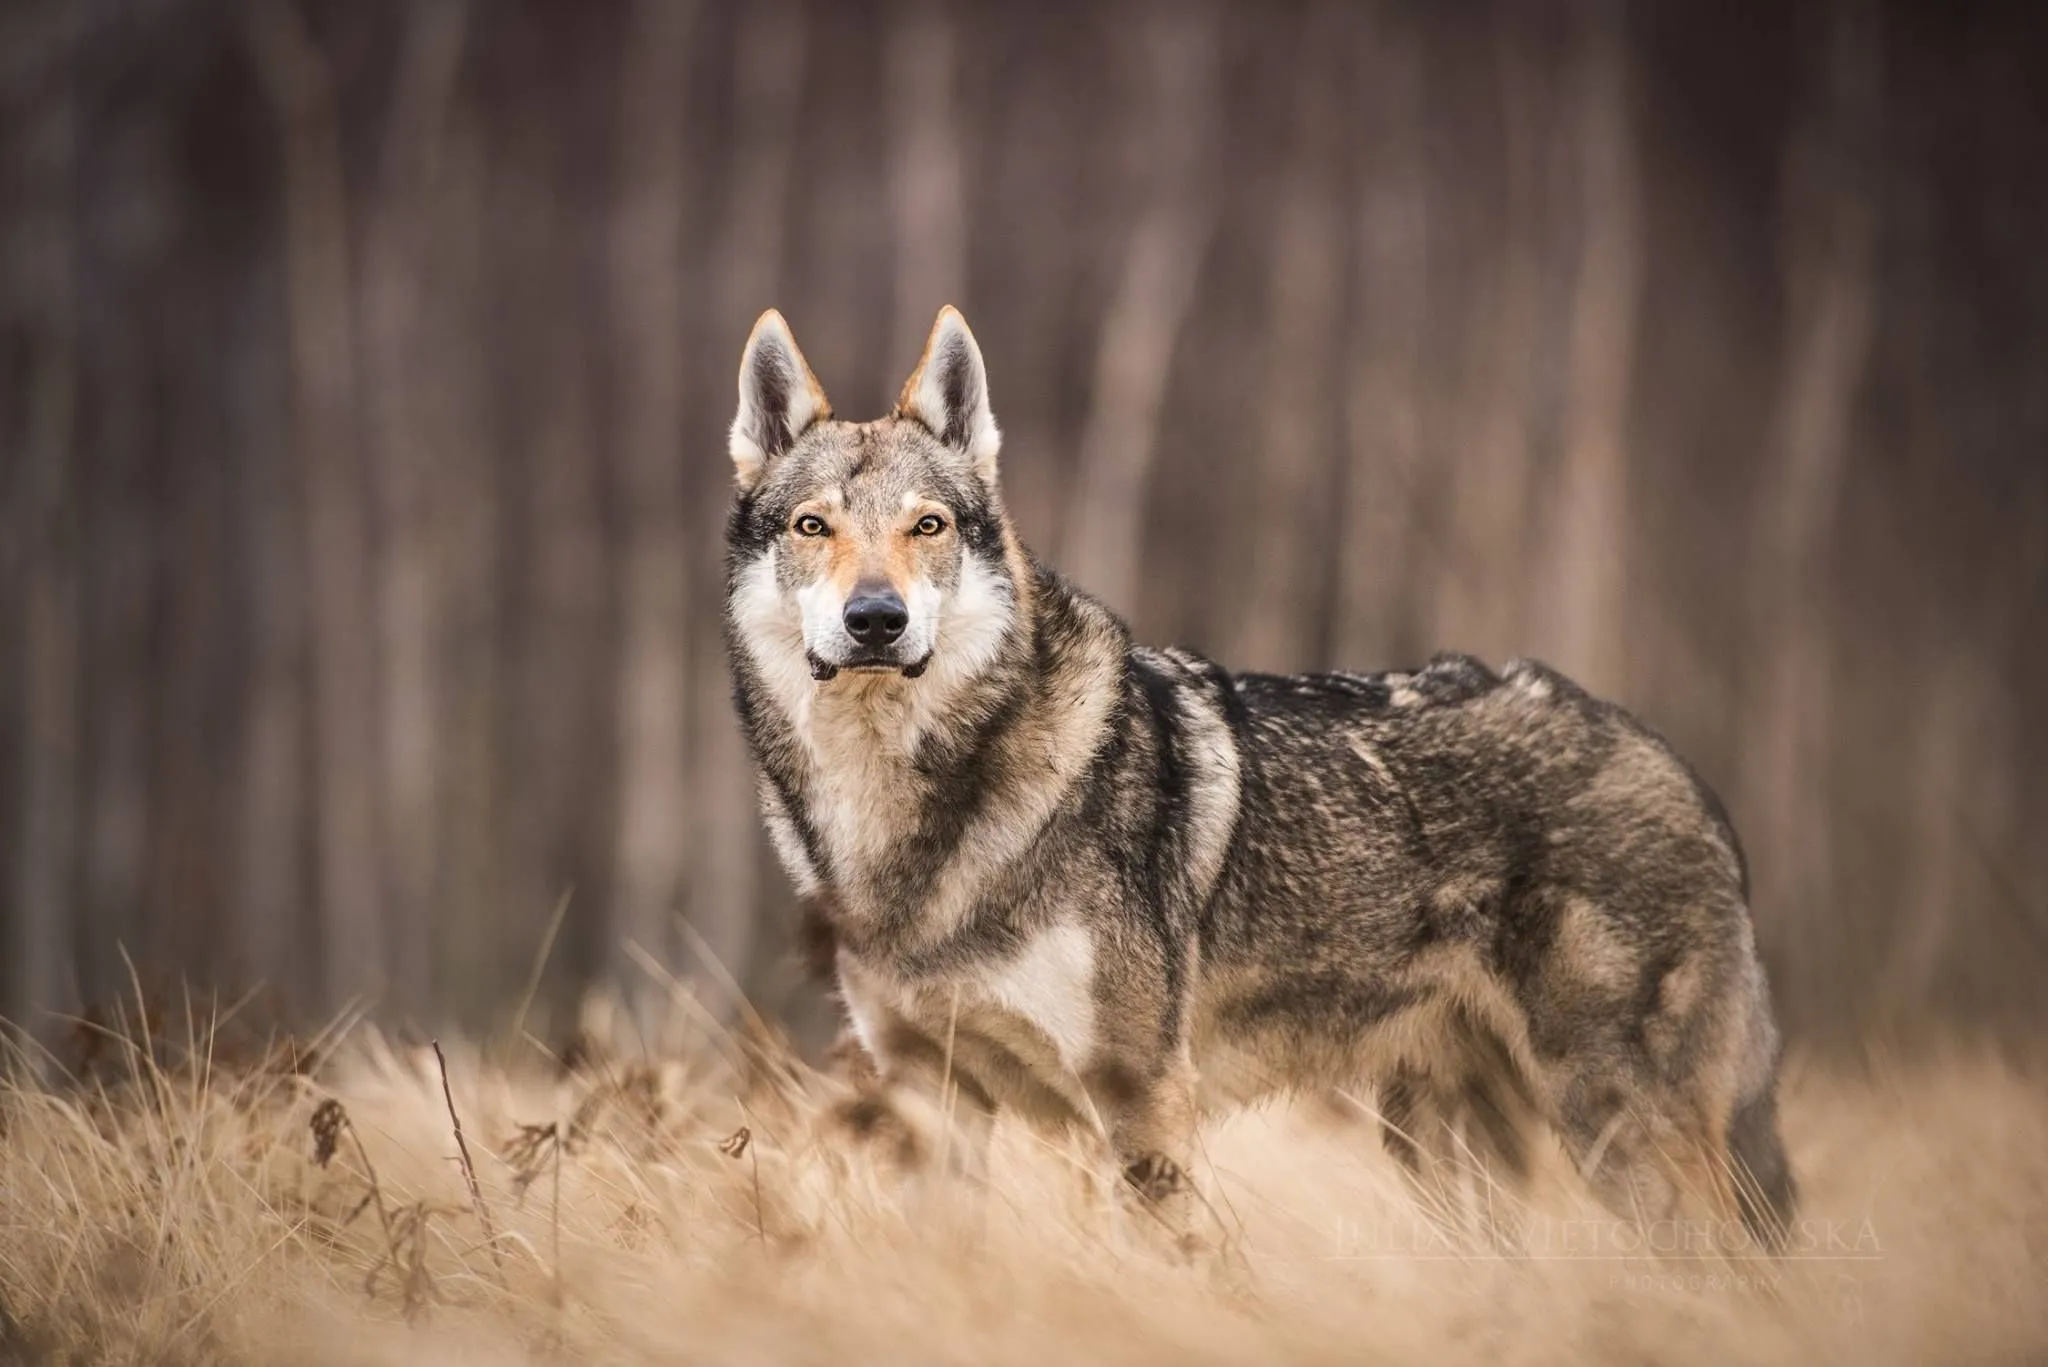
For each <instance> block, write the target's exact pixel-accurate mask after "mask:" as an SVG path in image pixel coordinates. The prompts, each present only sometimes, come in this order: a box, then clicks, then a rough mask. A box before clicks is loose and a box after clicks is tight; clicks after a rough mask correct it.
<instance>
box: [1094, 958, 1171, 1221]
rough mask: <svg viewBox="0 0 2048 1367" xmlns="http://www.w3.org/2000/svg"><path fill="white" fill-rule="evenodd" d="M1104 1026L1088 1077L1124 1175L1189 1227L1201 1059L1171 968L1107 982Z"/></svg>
mask: <svg viewBox="0 0 2048 1367" xmlns="http://www.w3.org/2000/svg"><path fill="white" fill-rule="evenodd" d="M1097 1010H1098V1013H1099V1015H1098V1020H1099V1025H1100V1029H1099V1032H1098V1035H1097V1039H1096V1042H1095V1052H1094V1056H1093V1058H1092V1059H1091V1060H1090V1062H1089V1066H1088V1067H1087V1069H1086V1070H1085V1072H1084V1073H1083V1075H1082V1083H1083V1085H1084V1086H1085V1087H1086V1088H1087V1090H1088V1096H1089V1100H1090V1101H1092V1102H1093V1103H1094V1105H1095V1109H1096V1112H1097V1114H1099V1115H1100V1116H1101V1117H1102V1122H1103V1125H1104V1128H1105V1130H1106V1132H1107V1138H1108V1140H1109V1144H1110V1147H1111V1149H1112V1150H1113V1151H1114V1152H1115V1154H1116V1158H1117V1161H1118V1163H1119V1164H1120V1165H1121V1167H1122V1171H1123V1177H1124V1180H1125V1181H1126V1182H1127V1183H1129V1184H1130V1186H1131V1187H1132V1188H1133V1189H1134V1190H1135V1191H1136V1192H1137V1193H1138V1194H1139V1195H1140V1196H1141V1197H1143V1198H1144V1199H1145V1200H1146V1201H1147V1202H1148V1203H1150V1204H1151V1206H1152V1207H1153V1208H1154V1209H1155V1210H1157V1211H1158V1212H1159V1213H1160V1214H1161V1215H1163V1216H1165V1217H1166V1218H1167V1220H1168V1221H1169V1223H1170V1224H1173V1225H1175V1226H1177V1227H1183V1228H1184V1227H1185V1225H1186V1222H1187V1216H1188V1214H1189V1213H1190V1212H1189V1209H1188V1208H1189V1206H1190V1204H1191V1202H1192V1200H1193V1197H1194V1187H1193V1185H1192V1183H1191V1181H1190V1179H1189V1176H1188V1173H1189V1163H1188V1159H1189V1155H1190V1152H1191V1150H1192V1147H1193V1143H1194V1129H1195V1065H1194V1060H1193V1057H1192V1055H1191V1054H1190V1052H1189V1048H1188V1041H1187V1037H1186V1032H1185V1029H1184V1014H1185V1013H1184V1004H1183V1002H1181V1001H1179V1000H1176V999H1175V997H1174V995H1173V994H1172V993H1170V992H1169V990H1168V987H1167V983H1166V981H1165V975H1164V974H1157V975H1153V974H1149V973H1148V974H1146V975H1144V979H1142V980H1140V981H1139V982H1136V983H1133V982H1130V981H1128V980H1126V981H1123V982H1118V983H1114V984H1109V985H1105V987H1104V989H1103V990H1102V991H1101V995H1099V996H1098V998H1097Z"/></svg>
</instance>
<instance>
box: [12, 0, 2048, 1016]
mask: <svg viewBox="0 0 2048 1367" xmlns="http://www.w3.org/2000/svg"><path fill="white" fill-rule="evenodd" d="M2044 69H2048V8H2044V7H2042V6H2039V5H2027V4H2010V5H1997V4H1962V5H1954V6H1939V5H1933V4H1928V5H1910V4H1905V3H1885V2H1884V0H1837V2H1836V3H1821V4H1795V5H1783V4H1764V3H1733V4H1709V3H1697V4H1694V3H1686V4H1677V3H1657V4H1637V5H1625V4H1621V3H1593V2H1590V0H1589V2H1587V3H1575V2H1567V0H1546V2H1545V3H1496V4H1490V5H1489V4H1456V5H1430V4H1423V3H1393V2H1391V0H1382V2H1380V3H1356V4H1343V3H1334V2H1331V0H1318V2H1316V3H1286V4H1277V3H1276V4H1260V5H1251V4H1241V5H1223V4H1207V5H1204V4H1200V3H1194V2H1193V0H1189V2H1188V3H1160V4H1155V5H1149V6H1147V5H1137V4H1129V5H1126V4H1108V3H1101V4H1093V5H1080V4H1061V3H1037V4H1002V3H995V0H981V2H980V3H965V4H957V5H940V4H927V3H915V2H911V3H901V4H889V5H882V4H868V3H826V2H825V0H814V2H812V3H802V2H801V0H745V2H744V3H739V2H736V0H697V2H696V3H691V2H690V0H637V2H636V3H617V4H592V3H576V2H574V0H412V2H410V3H408V2H407V0H250V2H249V3H227V2H224V0H125V2H124V3H116V2H115V0H68V2H67V0H14V2H13V3H10V4H8V5H7V6H5V8H4V9H0V205H4V206H5V207H4V210H0V1015H6V1016H8V1017H10V1018H12V1019H14V1020H16V1021H18V1022H21V1023H23V1024H26V1025H30V1026H36V1025H38V1023H43V1022H50V1021H57V1020H59V1019H61V1014H53V1013H69V1012H76V1011H79V1010H81V1009H84V1008H88V1007H91V1006H93V1005H95V1004H99V1003H105V1002H108V1001H110V1000H112V999H114V998H116V997H118V996H119V995H120V994H122V993H123V992H125V991H126V990H128V987H129V982H130V976H129V975H130V964H131V962H132V964H133V966H134V970H135V973H136V975H137V976H138V977H139V978H141V979H142V980H144V981H145V982H149V983H164V982H170V983H177V982H180V981H184V982H189V983H191V984H192V985H194V987H195V989H198V990H208V989H218V990H221V991H223V992H227V993H230V994H232V993H234V992H236V991H240V990H242V989H244V988H247V987H250V986H253V985H255V984H257V983H267V984H269V985H270V987H271V989H272V991H273V993H274V995H275V996H276V997H277V998H278V999H280V1000H282V1001H283V1002H285V1003H287V1004H288V1007H289V1009H291V1010H293V1011H296V1012H299V1013H303V1014H309V1015H318V1014H319V1013H323V1012H327V1011H332V1010H334V1009H336V1008H338V1007H340V1006H341V1005H342V1004H344V1003H345V1002H348V1001H351V1000H354V999H358V998H360V999H364V1000H368V1001H371V1002H373V1003H374V1004H375V1005H376V1007H377V1009H378V1010H379V1011H380V1012H381V1013H382V1014H384V1015H385V1016H387V1017H389V1018H391V1019H394V1020H399V1021H414V1022H423V1023H438V1022H442V1021H470V1022H484V1021H489V1020H491V1019H492V1018H493V1017H494V1015H495V1014H496V1013H502V1012H503V1011H505V1010H506V1009H507V1007H508V1005H509V1004H510V1003H513V1002H516V1001H517V1000H519V999H520V998H521V997H522V995H523V994H524V993H525V991H526V989H527V984H528V980H529V975H530V974H532V973H533V972H534V966H535V964H536V963H537V962H541V961H542V959H543V957H544V960H545V967H544V969H543V970H542V971H541V973H540V980H539V987H538V992H539V996H540V1000H541V1004H542V1008H543V1009H549V1008H553V1009H559V1008H561V1007H562V1006H564V1005H565V1004H567V1003H569V1002H571V1001H572V1000H573V999H574V998H575V997H576V995H577V994H578V993H580V992H581V991H582V990H584V989H585V988H586V987H589V986H591V985H597V984H607V983H609V984H615V985H620V986H623V987H625V988H626V989H627V990H628V991H632V990H636V987H637V988H642V989H644V988H647V987H650V986H659V985H660V984H661V982H662V980H663V977H664V975H666V974H674V975H677V976H678V977H680V978H682V979H683V980H686V981H697V982H702V983H707V984H710V985H711V986H712V987H713V988H714V989H716V990H724V987H723V985H724V982H725V976H726V975H727V974H729V975H730V976H731V978H732V979H733V980H734V981H736V982H737V983H738V984H739V985H740V986H742V987H743V988H744V990H745V991H746V992H748V993H749V994H750V995H751V997H752V998H753V1000H755V1001H756V1002H757V1003H758V1004H760V1005H761V1006H762V1007H763V1008H764V1009H765V1010H767V1011H769V1012H771V1013H783V1012H790V1011H796V1010H798V1009H800V1008H802V1009H811V1010H815V1003H814V1001H813V999H811V998H807V997H806V996H805V995H804V990H803V989H802V988H801V987H800V986H799V981H798V974H797V973H796V971H795V970H794V968H793V967H792V965H791V963H790V959H789V955H788V938H789V937H788V926H789V919H790V911H791V896H790V893H789V890H788V888H787V886H786V885H785V883H784V881H783V879H782V876H781V875H780V873H779V872H777V871H776V870H775V868H774V866H773V864H772V862H771V860H770V859H769V857H768V855H767V852H766V846H765V842H764V841H763V839H762V838H761V836H760V834H759V833H758V829H757V822H756V817H755V813H754V808H753V802H752V797H751V782H750V777H749V772H748V766H747V762H746V758H745V755H744V753H743V751H742V748H741V745H740V743H739V740H738V737H737V733H736V729H735V726H734V723H733V721H732V719H731V715H730V711H729V704H728V700H727V696H726V676H725V672H724V659H723V647H722V645H721V643H720V639H719V633H718V627H719V613H720V604H721V597H722V565H721V534H722V522H723V517H724V512H725V505H726V496H727V488H728V482H729V478H730V470H729V465H728V462H727V458H726V455H725V452H724V439H723V431H724V427H725V425H726V423H727V422H728V420H729V417H730V414H731V410H732V406H733V374H734V371H735V369H736V366H737V362H738V356H739V350H740V345H741V342H742V340H743V339H744V337H745V335H746V332H747V328H748V326H749V324H750V322H751V320H752V319H753V317H754V316H755V314H756V313H758V312H759V311H760V310H761V309H762V308H763V307H765V306H767V305H770V304H774V305H777V306H779V307H781V308H782V309H783V310H784V312H785V313H786V314H787V315H788V317H789V318H790V320H791V322H792V324H793V325H794V328H795V330H796V333H797V335H798V337H799V338H800V339H801V341H802V344H803V346H804V347H805V349H806V351H807V353H808V355H809V357H810V359H811V361H812V363H813V365H814V366H815V367H816V369H817V370H818V372H819V374H820V376H821V377H822V378H823V380H824V382H825V384H826V386H827V388H828V389H829V390H830V392H831V393H832V395H833V396H834V399H835V402H836V404H837V406H838V408H839V409H840V411H841V412H842V413H845V414H848V415H855V416H865V415H867V414H870V413H879V412H881V411H882V410H883V408H884V407H885V405H886V403H887V402H888V400H889V399H890V398H891V397H892V396H893V394H894V391H895V388H896V386H897V384H898V383H899V382H900V380H901V378H902V376H903V375H904V374H905V373H906V372H907V370H908V369H909V368H910V366H911V364H912V363H913V362H914V360H915V358H916V355H917V352H918V349H919V345H920V343H921V341H922V338H923V335H924V332H925V330H926V328H927V327H928V326H929V324H930V321H931V318H932V315H933V313H934V312H935V311H936V309H937V308H938V306H939V305H940V304H942V303H945V302H955V303H958V304H959V305H961V306H962V307H963V308H964V309H965V311H966V313H967V315H968V317H969V318H970V319H971V320H972V323H973V325H974V327H975V330H976V332H977V334H978V336H979V338H980V341H981V343H982V346H983V349H984V351H985V353H986V355H987V358H988V361H989V365H990V367H991V374H992V389H993V394H994V399H995V406H996V411H997V415H998V417H999V418H1000V420H1001V422H1002V424H1003V427H1004V430H1005V432H1006V434H1007V441H1006V445H1005V450H1004V462H1005V478H1006V480H1007V487H1008V489H1009V494H1010V501H1011V506H1012V508H1013V510H1014V512H1015V514H1016V516H1017V518H1018V520H1019V522H1020V523H1021V525H1022V528H1023V531H1024V534H1025V536H1026V539H1027V540H1028V541H1029V542H1030V543H1031V544H1032V545H1033V546H1034V547H1036V548H1037V549H1038V550H1039V551H1040V552H1041V553H1042V554H1045V555H1047V556H1049V557H1051V558H1052V559H1053V560H1054V561H1055V562H1056V563H1058V564H1059V565H1061V566H1062V567H1063V568H1065V569H1066V570H1068V571H1069V572H1070V573H1071V574H1072V575H1073V576H1074V577H1076V578H1078V579H1079V581H1080V582H1081V583H1082V584H1083V585H1085V586H1087V587H1089V588H1091V589H1093V590H1095V591H1097V592H1098V593H1100V594H1102V595H1104V596H1105V597H1107V598H1108V599H1109V600H1110V601H1111V602H1113V603H1114V604H1116V605H1118V606H1119V607H1120V608H1121V609H1122V610H1124V611H1125V612H1126V613H1127V614H1128V615H1129V617H1130V619H1131V620H1132V622H1133V623H1134V625H1135V626H1136V627H1137V629H1138V630H1139V632H1140V633H1141V635H1143V636H1144V637H1147V638H1152V639H1157V640H1169V639H1170V640H1174V641H1179V642H1182V643H1185V644H1189V645H1192V646H1196V647H1199V648H1201V649H1203V650H1206V651H1210V652H1213V653H1215V654H1217V655H1218V656H1220V657H1221V658H1223V659H1225V660H1226V661H1228V662H1229V663H1231V664H1233V665H1234V666H1237V667H1241V668H1267V669H1279V670H1292V669H1298V668H1304V667H1309V666H1316V665H1341V666H1344V667H1348V668H1360V669H1366V668H1382V667H1394V666H1401V665H1409V664H1413V663H1416V662H1419V661H1420V660H1421V659H1423V658H1425V657H1426V656H1427V655H1428V654H1429V653H1430V652H1432V651H1434V650H1436V649H1439V648H1458V649H1463V650H1470V651H1474V652H1477V653H1480V654H1482V655H1484V656H1487V657H1489V658H1490V659H1492V660H1494V661H1495V662H1496V663H1498V662H1500V661H1501V660H1503V659H1505V658H1507V657H1510V656H1514V655H1535V656H1539V657H1542V658H1545V659H1547V660H1549V661H1551V662H1552V663H1554V664H1556V665H1558V666H1559V667H1561V668H1563V669H1565V670H1566V671H1567V672H1570V673H1572V674H1575V675H1577V676H1578V677H1580V678H1581V679H1582V680H1583V681H1585V682H1586V683H1587V684H1589V685H1590V686H1592V687H1594V688H1595V689H1597V690H1599V691H1602V692H1604V693H1607V694H1610V695H1612V696H1614V697H1616V698H1618V699H1620V700H1622V701H1624V702H1625V703H1627V704H1629V705H1630V706H1632V707H1633V708H1635V709H1637V710H1638V711H1639V712H1640V713H1641V714H1642V715H1644V716H1645V717H1646V718H1648V719H1649V720H1650V721H1652V722H1653V723H1654V724H1655V725H1656V726H1657V727H1659V728H1660V729H1661V730H1663V731H1664V732H1666V733H1667V734H1668V735H1669V736H1671V737H1672V738H1673V739H1674V740H1675V741H1676V742H1677V743H1678V745H1679V746H1680V747H1681V748H1682V749H1683V750H1684V751H1685V752H1686V753H1688V754H1689V755H1690V756H1691V757H1693V758H1694V759H1695V760H1696V761H1697V763H1698V765H1699V767H1700V769H1701V770H1702V771H1703V772H1704V774H1705V775H1706V776H1707V777H1708V778H1709V779H1710V781H1712V782H1713V783H1714V784H1715V785H1716V786H1717V787H1718V788H1719V789H1720V790H1721V791H1722V792H1723V793H1724V795H1725V796H1726V798H1727V800H1728V802H1729V805H1730V806H1731V808H1732V810H1733V812H1734V815H1735V818H1736V820H1737V822H1738V824H1739V826H1740V827H1741V829H1742V830H1743V831H1744V833H1745V835H1746V838H1747V841H1748V844H1749V846H1750V853H1751V858H1752V863H1753V866H1754V870H1755V880H1756V915H1757V920H1758V923H1759V929H1760V936H1761V940H1762V943H1763V947H1764V951H1765V955H1766V957H1767V960H1768V962H1769V964H1770V967H1771V969H1772V971H1773V973H1774V975H1775V980H1776V984H1777V988H1778V993H1779V997H1780V1001H1781V1005H1782V1008H1783V1012H1784V1014H1785V1016H1786V1019H1787V1021H1788V1022H1789V1024H1790V1026H1791V1027H1792V1029H1793V1031H1794V1033H1795V1034H1796V1035H1797V1036H1799V1037H1801V1038H1804V1039H1808V1040H1822V1039H1848V1038H1854V1037H1859V1036H1860V1037H1867V1036H1868V1032H1870V1031H1872V1030H1889V1031H1892V1032H1894V1033H1895V1034H1896V1035H1898V1036H1899V1037H1910V1036H1911V1035H1913V1034H1915V1033H1918V1032H1920V1031H1922V1030H1923V1029H1924V1028H1925V1027H1927V1026H1928V1025H1930V1024H1933V1023H1937V1022H1939V1023H1943V1024H1946V1025H1955V1026H1964V1027H1991V1028H1995V1029H1997V1030H2000V1031H2012V1032H2017V1033H2020V1034H2025V1033H2029V1032H2031V1031H2032V1030H2034V1029H2035V1028H2036V1027H2037V1026H2038V1024H2039V1023H2040V1022H2041V1020H2042V1018H2043V1008H2042V1006H2041V1000H2042V997H2041V992H2040V988H2039V983H2040V982H2041V980H2042V974H2043V972H2044V970H2048V842H2044V841H2043V839H2042V836H2043V834H2044V832H2048V723H2044V721H2043V717H2042V713H2043V710H2044V704H2048V631H2044V630H2043V628H2044V626H2048V612H2044V609H2048V252H2044V251H2043V249H2042V244H2043V243H2044V242H2048V112H2044V111H2048V96H2044V93H2043V85H2042V72H2043V70H2044ZM565 898H566V904H565V903H564V899H565ZM564 905H566V910H565V911H563V912H562V914H561V915H560V916H559V918H558V917H557V916H556V915H555V913H556V910H557V908H558V907H562V906H564ZM556 925H559V933H558V934H556V935H555V936H554V937H553V942H552V944H551V945H547V947H546V953H545V955H544V956H543V953H542V951H543V947H544V945H546V944H547V941H548V938H549V931H550V928H551V927H553V926H556ZM152 990H161V989H152ZM806 1002H812V1005H811V1006H810V1007H808V1008H806V1007H805V1003H806ZM727 1005H728V1007H729V1006H730V1002H729V1001H728V1002H727Z"/></svg>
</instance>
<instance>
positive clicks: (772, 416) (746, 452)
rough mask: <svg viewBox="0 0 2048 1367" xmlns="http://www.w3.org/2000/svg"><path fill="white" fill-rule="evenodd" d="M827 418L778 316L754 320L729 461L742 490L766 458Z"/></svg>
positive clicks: (756, 478) (825, 404) (821, 396)
mask: <svg viewBox="0 0 2048 1367" xmlns="http://www.w3.org/2000/svg"><path fill="white" fill-rule="evenodd" d="M831 416H832V405H831V403H830V402H829V401H828V400H827V399H826V398H825V391H824V389H823V388H822V387H821V386H820V385H819V384H818V377H817V376H815V375H813V374H811V368H810V366H808V365H806V364H805V363H804V354H803V353H802V352H801V351H798V350H797V349H796V338H795V337H793V336H791V335H790V331H789V324H788V323H785V322H783V321H782V315H781V314H779V313H777V312H776V311H775V310H774V309H769V310H768V311H767V312H766V313H764V314H762V315H761V316H760V318H758V319H756V320H755V322H754V330H753V332H751V333H750V334H748V336H747V349H746V352H745V354H744V355H742V356H741V357H740V411H739V412H738V414H736V415H735V416H734V417H733V420H732V437H731V443H732V463H733V467H734V469H735V470H736V471H737V472H738V474H739V481H740V488H741V490H743V491H744V490H748V489H751V488H753V487H754V486H755V485H756V484H759V483H760V482H761V476H762V474H763V473H764V472H765V471H766V470H767V468H768V462H769V461H771V460H774V459H775V458H776V457H777V456H779V455H781V454H782V453H783V452H784V451H787V450H788V449H789V448H790V447H792V446H794V445H795V444H796V439H797V438H798V437H800V436H802V435H803V434H804V430H805V429H806V428H808V427H809V426H810V425H811V424H812V423H814V422H817V421H819V420H820V419H823V418H829V417H831Z"/></svg>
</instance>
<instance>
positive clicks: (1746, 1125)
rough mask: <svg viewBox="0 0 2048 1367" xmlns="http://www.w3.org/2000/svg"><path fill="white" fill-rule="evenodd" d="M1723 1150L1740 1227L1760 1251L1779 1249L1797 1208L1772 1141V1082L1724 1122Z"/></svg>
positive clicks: (1781, 1148) (1778, 1143)
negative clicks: (1729, 1162) (1731, 1171)
mask: <svg viewBox="0 0 2048 1367" xmlns="http://www.w3.org/2000/svg"><path fill="white" fill-rule="evenodd" d="M1728 1151H1729V1153H1730V1155H1731V1156H1732V1157H1733V1158H1734V1159H1735V1197H1736V1202H1737V1204H1739V1205H1740V1206H1741V1207H1742V1222H1743V1223H1744V1224H1745V1225H1747V1226H1749V1232H1750V1234H1751V1236H1752V1237H1754V1238H1755V1239H1756V1241H1757V1242H1758V1243H1760V1244H1762V1245H1763V1246H1764V1247H1766V1248H1773V1249H1776V1248H1783V1247H1784V1246H1785V1241H1786V1237H1787V1235H1788V1234H1789V1233H1790V1230H1791V1226H1792V1217H1793V1214H1794V1211H1795V1209H1796V1208H1797V1206H1798V1204H1799V1185H1798V1183H1796V1182H1794V1181H1793V1180H1792V1168H1791V1165H1790V1164H1788V1163H1787V1162H1786V1161H1785V1143H1784V1141H1783V1140H1782V1139H1780V1138H1779V1137H1778V1088H1777V1083H1776V1081H1775V1080H1773V1081H1772V1082H1771V1083H1770V1085H1768V1086H1766V1087H1765V1088H1764V1090H1763V1091H1761V1092H1760V1093H1758V1094H1757V1095H1756V1096H1753V1097H1751V1098H1750V1099H1749V1100H1747V1101H1745V1102H1743V1103H1742V1104H1741V1105H1740V1106H1739V1107H1737V1108H1736V1111H1735V1116H1734V1118H1733V1119H1732V1120H1731V1121H1729V1123H1728Z"/></svg>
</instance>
